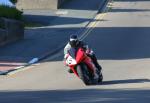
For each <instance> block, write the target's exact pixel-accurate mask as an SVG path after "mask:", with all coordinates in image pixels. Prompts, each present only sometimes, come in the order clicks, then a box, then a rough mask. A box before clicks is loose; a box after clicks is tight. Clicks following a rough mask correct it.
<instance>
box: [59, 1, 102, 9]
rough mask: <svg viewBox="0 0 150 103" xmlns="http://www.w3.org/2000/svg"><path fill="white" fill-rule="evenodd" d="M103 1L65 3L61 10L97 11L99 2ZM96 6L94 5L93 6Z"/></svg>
mask: <svg viewBox="0 0 150 103" xmlns="http://www.w3.org/2000/svg"><path fill="white" fill-rule="evenodd" d="M102 1H104V0H101V1H99V0H86V1H85V0H70V1H68V2H67V3H65V4H64V5H63V6H62V7H61V9H72V10H92V11H97V9H98V8H99V4H100V2H102ZM93 4H96V5H93Z"/></svg>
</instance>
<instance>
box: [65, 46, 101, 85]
mask: <svg viewBox="0 0 150 103" xmlns="http://www.w3.org/2000/svg"><path fill="white" fill-rule="evenodd" d="M65 64H66V65H67V66H69V67H70V69H71V70H72V71H73V73H74V74H75V75H76V76H77V77H79V78H80V79H81V80H82V81H83V82H84V84H85V85H91V84H97V83H100V82H102V80H103V75H102V73H101V72H100V71H98V69H97V68H96V67H95V65H94V64H93V62H92V60H91V58H90V57H88V56H87V55H86V53H85V51H84V50H83V49H82V48H78V49H75V48H72V49H70V50H69V52H68V54H66V60H65ZM94 69H96V72H97V74H98V78H97V79H94Z"/></svg>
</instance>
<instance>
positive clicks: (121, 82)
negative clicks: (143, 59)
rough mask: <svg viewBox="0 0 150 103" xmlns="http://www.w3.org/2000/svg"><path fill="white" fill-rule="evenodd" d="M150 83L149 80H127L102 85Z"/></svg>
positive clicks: (106, 82)
mask: <svg viewBox="0 0 150 103" xmlns="http://www.w3.org/2000/svg"><path fill="white" fill-rule="evenodd" d="M145 82H150V80H149V79H127V80H114V81H103V83H102V84H100V85H113V84H131V83H145Z"/></svg>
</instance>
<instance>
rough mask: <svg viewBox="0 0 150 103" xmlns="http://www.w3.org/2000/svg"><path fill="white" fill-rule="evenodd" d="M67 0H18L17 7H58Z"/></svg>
mask: <svg viewBox="0 0 150 103" xmlns="http://www.w3.org/2000/svg"><path fill="white" fill-rule="evenodd" d="M65 1H67V0H18V3H17V8H18V9H58V8H59V7H60V5H61V4H62V3H64V2H65Z"/></svg>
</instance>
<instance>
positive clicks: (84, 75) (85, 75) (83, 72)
mask: <svg viewBox="0 0 150 103" xmlns="http://www.w3.org/2000/svg"><path fill="white" fill-rule="evenodd" d="M76 70H77V73H78V76H79V78H80V79H81V80H82V81H83V82H84V84H85V85H90V84H91V79H90V78H91V77H90V75H89V72H88V68H87V66H86V65H85V64H81V65H77V67H76Z"/></svg>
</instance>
